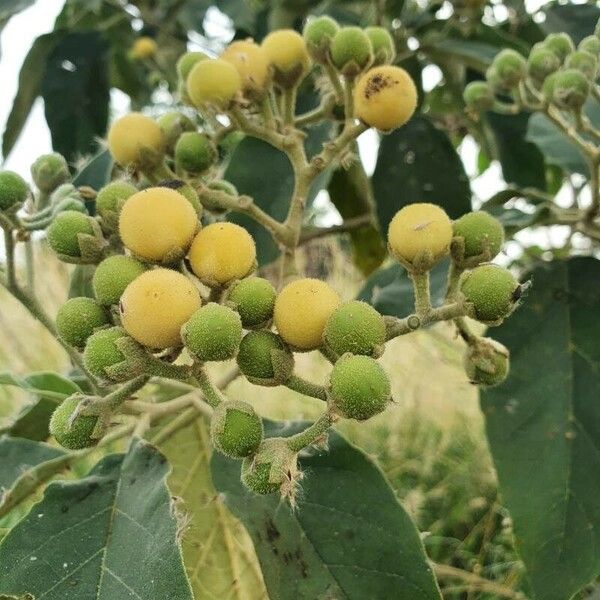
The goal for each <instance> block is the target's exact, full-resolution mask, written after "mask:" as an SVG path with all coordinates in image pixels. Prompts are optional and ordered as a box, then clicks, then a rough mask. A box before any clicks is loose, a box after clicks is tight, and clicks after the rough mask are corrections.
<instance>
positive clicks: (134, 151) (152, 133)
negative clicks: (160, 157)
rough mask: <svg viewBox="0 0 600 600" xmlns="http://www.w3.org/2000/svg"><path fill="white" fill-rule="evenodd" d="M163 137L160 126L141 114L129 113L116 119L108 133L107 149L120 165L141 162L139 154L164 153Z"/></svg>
mask: <svg viewBox="0 0 600 600" xmlns="http://www.w3.org/2000/svg"><path fill="white" fill-rule="evenodd" d="M164 145H165V140H164V135H163V131H162V129H161V128H160V125H159V124H158V123H156V122H155V121H154V120H152V119H151V118H150V117H147V116H145V115H142V114H141V113H137V112H133V113H129V114H128V115H125V116H123V117H121V118H120V119H117V120H116V121H115V122H114V123H113V124H112V126H111V128H110V130H109V132H108V149H109V151H110V153H111V155H112V157H113V158H114V159H115V161H116V162H118V163H119V164H120V165H123V166H128V165H136V164H139V163H140V162H142V155H141V152H142V151H143V150H144V149H146V150H147V151H150V152H152V153H155V154H162V153H163V151H164Z"/></svg>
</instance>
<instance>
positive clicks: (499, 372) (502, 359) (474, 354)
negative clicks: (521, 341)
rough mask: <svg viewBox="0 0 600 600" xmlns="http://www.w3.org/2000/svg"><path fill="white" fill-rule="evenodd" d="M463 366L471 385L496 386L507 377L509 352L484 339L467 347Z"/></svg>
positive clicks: (497, 344)
mask: <svg viewBox="0 0 600 600" xmlns="http://www.w3.org/2000/svg"><path fill="white" fill-rule="evenodd" d="M464 365H465V372H466V374H467V377H468V378H469V381H471V382H472V383H475V384H477V385H486V386H493V385H498V384H500V383H502V382H503V381H504V380H505V379H506V378H507V377H508V371H509V365H510V357H509V352H508V350H507V349H506V348H505V347H504V346H503V345H502V344H499V343H498V342H496V341H494V340H492V339H489V338H484V339H482V340H481V341H480V342H479V343H476V344H475V345H474V346H469V348H468V349H467V353H466V354H465V361H464Z"/></svg>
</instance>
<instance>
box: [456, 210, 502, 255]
mask: <svg viewBox="0 0 600 600" xmlns="http://www.w3.org/2000/svg"><path fill="white" fill-rule="evenodd" d="M452 228H453V234H454V236H455V237H460V238H463V240H464V244H465V258H471V257H473V256H481V255H482V254H484V253H485V252H489V256H487V257H486V259H487V260H491V259H492V258H494V256H496V255H497V254H498V252H500V250H501V249H502V244H504V228H503V227H502V223H500V221H498V219H496V218H494V217H492V215H490V214H489V213H487V212H485V211H483V210H478V211H475V212H470V213H467V214H466V215H463V216H462V217H461V218H460V219H458V220H457V221H454V224H453V226H452Z"/></svg>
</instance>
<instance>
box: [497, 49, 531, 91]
mask: <svg viewBox="0 0 600 600" xmlns="http://www.w3.org/2000/svg"><path fill="white" fill-rule="evenodd" d="M492 69H494V70H495V72H496V74H497V76H498V78H499V81H500V82H501V85H502V87H504V88H507V89H510V88H513V87H515V86H516V85H517V84H518V83H519V82H520V81H521V80H522V79H523V77H525V71H526V60H525V59H524V58H523V57H522V56H521V55H520V54H519V53H518V52H516V51H515V50H511V49H509V48H506V49H504V50H502V51H501V52H499V53H498V54H497V55H496V57H495V58H494V62H493V63H492Z"/></svg>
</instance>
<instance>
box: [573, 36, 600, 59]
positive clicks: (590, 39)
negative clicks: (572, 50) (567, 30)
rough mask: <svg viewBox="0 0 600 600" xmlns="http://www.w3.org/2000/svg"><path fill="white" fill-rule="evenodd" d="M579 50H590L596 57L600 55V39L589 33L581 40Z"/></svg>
mask: <svg viewBox="0 0 600 600" xmlns="http://www.w3.org/2000/svg"><path fill="white" fill-rule="evenodd" d="M577 49H578V50H581V51H583V52H589V53H590V54H592V55H593V56H595V57H596V58H599V57H600V39H599V38H598V37H596V36H595V35H588V36H587V37H585V38H583V39H582V40H581V42H579V46H577Z"/></svg>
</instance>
